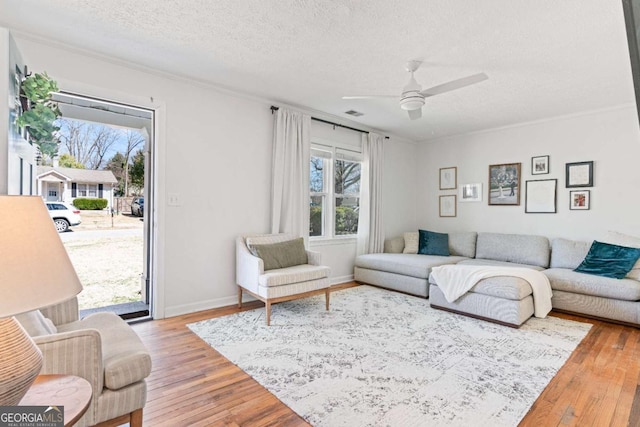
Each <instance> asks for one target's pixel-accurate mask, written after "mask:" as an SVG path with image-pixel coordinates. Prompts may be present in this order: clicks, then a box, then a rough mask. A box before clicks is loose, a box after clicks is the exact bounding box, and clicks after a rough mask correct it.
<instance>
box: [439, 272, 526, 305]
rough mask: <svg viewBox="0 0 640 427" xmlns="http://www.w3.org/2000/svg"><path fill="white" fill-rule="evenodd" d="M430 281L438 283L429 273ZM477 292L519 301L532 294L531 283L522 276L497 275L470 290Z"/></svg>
mask: <svg viewBox="0 0 640 427" xmlns="http://www.w3.org/2000/svg"><path fill="white" fill-rule="evenodd" d="M429 283H430V284H432V285H436V286H437V285H438V284H437V283H436V281H435V280H433V276H432V275H429ZM469 292H473V293H476V294H483V295H489V296H492V297H496V298H505V299H510V300H514V301H519V300H521V299H523V298H525V297H527V296H528V295H531V294H532V293H533V291H532V290H531V285H530V284H529V282H527V281H526V280H524V279H521V278H520V277H512V276H497V277H489V278H486V279H482V280H480V281H479V282H478V283H476V285H475V286H474V287H473V288H471V289H470V290H469Z"/></svg>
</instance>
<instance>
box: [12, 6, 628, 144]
mask: <svg viewBox="0 0 640 427" xmlns="http://www.w3.org/2000/svg"><path fill="white" fill-rule="evenodd" d="M0 25H2V26H4V27H7V28H9V29H13V30H19V31H20V32H25V33H29V34H34V35H36V36H40V37H45V38H47V39H50V40H53V41H56V42H61V43H64V44H67V45H70V46H74V47H78V48H81V49H89V50H91V51H95V52H98V53H100V54H102V55H107V56H110V57H114V58H117V59H119V60H125V61H129V62H131V63H136V64H140V65H144V66H147V67H151V68H154V69H158V70H161V71H163V72H169V73H172V74H176V75H180V76H183V77H187V78H190V79H196V80H199V81H203V82H208V83H212V84H215V85H218V86H223V87H225V88H231V89H233V90H236V91H239V92H243V93H249V94H252V95H255V96H258V97H262V98H266V99H269V100H272V101H275V102H285V103H288V104H293V105H299V106H304V107H307V108H310V109H313V110H318V111H322V112H326V113H329V114H332V115H334V116H337V117H343V118H348V117H349V116H347V115H345V114H344V112H345V111H347V110H350V109H354V110H357V111H360V112H362V113H364V116H362V117H359V118H355V119H354V120H355V121H356V122H360V123H363V124H365V125H368V126H371V127H374V128H377V129H380V130H383V131H385V132H389V133H393V134H396V135H401V136H405V137H407V138H411V139H413V140H417V141H421V140H426V139H432V138H438V137H442V136H447V135H454V134H460V133H466V132H471V131H477V130H483V129H489V128H495V127H500V126H507V125H511V124H515V123H521V122H526V121H533V120H540V119H545V118H548V117H553V116H558V115H563V114H573V113H576V112H581V111H588V110H594V109H600V108H608V107H612V106H617V105H621V104H627V103H632V102H633V101H634V98H633V83H632V80H631V70H630V65H629V58H628V48H627V44H626V38H625V29H624V18H623V13H622V2H621V0H527V1H524V0H483V1H472V0H429V1H426V0H369V1H364V0H343V1H339V0H316V1H313V0H272V1H265V0H215V1H210V0H182V1H168V0H135V1H131V0H109V1H104V0H48V1H44V0H0ZM409 59H421V60H423V61H424V62H423V65H422V67H421V68H420V69H419V70H418V71H417V72H416V80H417V81H418V82H419V83H421V84H422V86H423V88H426V87H431V86H435V85H437V84H440V83H443V82H446V81H449V80H452V79H456V78H460V77H464V76H467V75H470V74H475V73H478V72H485V73H486V74H487V75H488V76H489V80H487V81H484V82H481V83H478V84H476V85H473V86H469V87H467V88H463V89H459V90H457V91H454V92H449V93H446V94H442V95H438V96H435V97H432V98H428V99H427V102H426V105H425V107H424V108H423V118H422V119H420V120H415V121H410V120H409V118H408V117H407V114H406V112H405V111H402V110H400V108H399V106H398V103H397V100H395V99H382V100H350V101H346V100H342V99H341V96H343V95H361V94H389V95H396V94H399V93H400V91H401V89H402V87H403V86H404V85H405V84H406V83H407V81H408V77H409V75H408V74H407V72H406V71H405V70H404V66H405V63H406V61H407V60H409Z"/></svg>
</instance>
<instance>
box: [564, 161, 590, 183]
mask: <svg viewBox="0 0 640 427" xmlns="http://www.w3.org/2000/svg"><path fill="white" fill-rule="evenodd" d="M565 187H566V188H581V187H593V160H592V161H588V162H574V163H567V164H566V176H565Z"/></svg>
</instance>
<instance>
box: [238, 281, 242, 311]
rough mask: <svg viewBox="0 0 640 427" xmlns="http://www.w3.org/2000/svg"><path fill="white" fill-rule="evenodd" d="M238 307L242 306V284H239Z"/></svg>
mask: <svg viewBox="0 0 640 427" xmlns="http://www.w3.org/2000/svg"><path fill="white" fill-rule="evenodd" d="M238 308H242V286H239V285H238Z"/></svg>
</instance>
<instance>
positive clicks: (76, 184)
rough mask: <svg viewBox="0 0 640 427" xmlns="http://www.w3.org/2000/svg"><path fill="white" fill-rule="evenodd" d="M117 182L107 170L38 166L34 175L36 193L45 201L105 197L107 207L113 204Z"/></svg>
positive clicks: (69, 200) (68, 200) (68, 201)
mask: <svg viewBox="0 0 640 427" xmlns="http://www.w3.org/2000/svg"><path fill="white" fill-rule="evenodd" d="M117 184H118V181H117V180H116V177H115V176H114V175H113V172H111V171H109V170H91V169H73V168H62V167H53V166H38V175H37V176H36V188H37V190H38V195H39V196H42V198H43V199H44V200H46V201H58V202H66V203H73V201H74V200H75V199H78V198H88V199H91V198H99V199H107V201H108V203H109V204H108V205H107V209H110V208H111V207H112V206H113V193H114V189H115V188H116V186H117Z"/></svg>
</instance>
